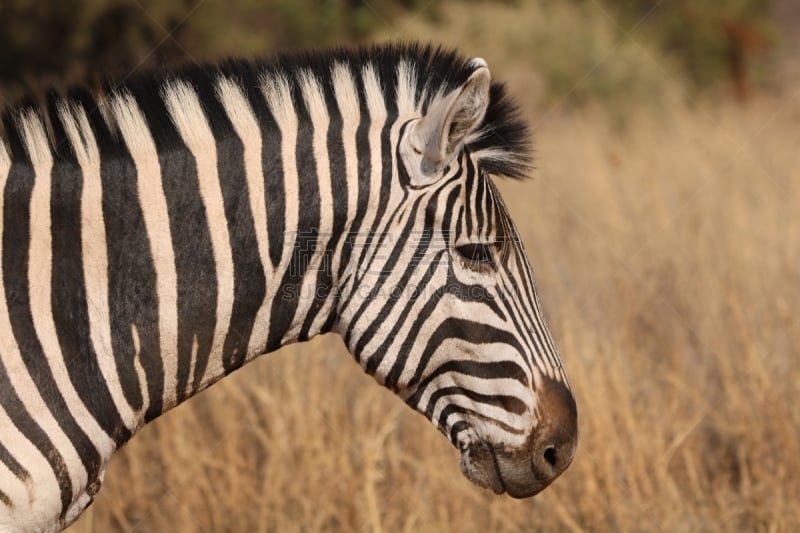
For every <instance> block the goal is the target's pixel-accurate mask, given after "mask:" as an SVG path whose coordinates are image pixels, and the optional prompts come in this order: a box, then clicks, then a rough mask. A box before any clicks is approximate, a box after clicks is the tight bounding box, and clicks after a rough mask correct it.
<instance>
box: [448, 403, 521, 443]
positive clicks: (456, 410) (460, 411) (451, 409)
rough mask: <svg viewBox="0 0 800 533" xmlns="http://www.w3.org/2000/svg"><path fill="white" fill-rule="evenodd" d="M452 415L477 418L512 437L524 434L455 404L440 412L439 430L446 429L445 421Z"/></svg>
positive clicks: (519, 430)
mask: <svg viewBox="0 0 800 533" xmlns="http://www.w3.org/2000/svg"><path fill="white" fill-rule="evenodd" d="M454 414H461V415H469V416H470V417H472V418H477V419H479V420H481V421H483V422H485V423H490V424H494V425H495V426H498V427H499V428H501V429H502V430H503V431H507V432H508V433H513V434H514V435H522V434H523V433H525V430H523V429H518V428H515V427H514V426H510V425H508V424H506V423H505V422H503V421H501V420H497V419H496V418H491V417H488V416H486V415H484V414H482V413H481V412H479V411H475V410H473V409H469V408H466V407H461V406H460V405H455V404H452V403H451V404H448V405H447V406H446V407H445V408H444V409H442V411H441V412H440V413H439V419H438V420H437V421H436V422H437V424H438V425H439V427H440V428H444V427H447V419H448V418H449V417H450V416H451V415H454Z"/></svg>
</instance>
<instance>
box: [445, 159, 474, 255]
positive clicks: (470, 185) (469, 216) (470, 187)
mask: <svg viewBox="0 0 800 533" xmlns="http://www.w3.org/2000/svg"><path fill="white" fill-rule="evenodd" d="M462 161H463V160H462ZM464 166H466V167H467V179H466V183H465V184H464V191H465V194H464V200H465V203H466V207H467V213H466V216H465V217H464V220H465V221H466V222H467V237H469V238H470V239H471V238H472V223H473V218H474V217H475V211H476V207H477V206H476V205H475V203H474V202H475V168H474V167H473V166H472V165H471V164H469V159H468V158H467V160H466V165H463V164H462V166H461V169H462V171H463V168H464ZM445 220H449V219H445ZM478 227H480V226H478Z"/></svg>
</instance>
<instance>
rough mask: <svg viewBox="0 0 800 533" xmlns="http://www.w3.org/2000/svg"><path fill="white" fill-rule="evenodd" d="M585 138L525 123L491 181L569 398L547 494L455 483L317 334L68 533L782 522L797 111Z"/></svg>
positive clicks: (425, 427) (791, 501) (797, 510)
mask: <svg viewBox="0 0 800 533" xmlns="http://www.w3.org/2000/svg"><path fill="white" fill-rule="evenodd" d="M611 122H613V121H611ZM609 124H610V122H609V121H608V120H606V119H605V118H604V116H603V115H602V114H601V113H594V112H592V111H591V110H585V111H583V112H581V113H578V114H575V115H572V116H558V117H556V116H550V117H548V118H546V119H544V121H543V122H541V123H540V124H539V127H538V128H537V147H538V156H537V157H538V170H537V172H536V176H537V177H536V178H535V180H534V181H533V182H529V183H524V184H517V183H504V184H503V185H502V188H503V190H504V191H505V194H506V197H507V199H508V203H509V204H510V209H511V211H512V213H513V215H514V217H515V219H516V221H517V223H518V224H519V226H520V228H521V230H522V233H523V235H524V238H525V240H526V244H527V247H528V251H529V254H530V256H531V258H532V262H533V264H534V267H535V269H536V273H537V278H538V284H539V288H540V292H541V296H542V298H543V300H544V307H545V312H546V314H547V316H548V317H549V321H550V325H551V328H552V329H553V332H554V334H555V337H556V339H557V340H558V342H559V343H560V347H561V351H562V354H563V359H564V362H565V364H566V366H567V369H568V371H569V373H570V376H571V379H572V384H573V387H574V389H575V393H576V395H577V399H578V406H579V417H580V431H581V445H580V448H579V452H578V455H577V457H576V459H575V462H574V463H573V465H572V467H571V468H570V469H569V470H568V471H567V473H566V474H565V475H564V476H563V477H562V478H561V479H559V480H558V481H557V482H556V483H555V484H554V485H553V486H552V487H551V488H550V489H548V490H546V491H545V492H544V493H542V494H541V495H539V496H537V497H535V498H533V499H530V500H523V501H516V500H511V499H509V498H507V497H495V496H493V495H491V494H489V493H488V492H485V491H482V490H480V489H478V488H475V487H473V486H472V485H471V484H470V483H469V482H468V481H467V480H466V479H464V478H463V477H462V476H461V474H460V472H459V470H458V465H457V461H458V457H457V453H456V451H455V450H454V449H452V448H451V446H450V445H449V443H447V442H446V440H445V439H444V438H443V437H441V436H440V435H439V434H438V433H437V432H436V431H435V430H434V429H433V428H432V427H430V426H429V424H428V423H427V421H426V420H424V419H423V418H422V417H421V416H419V415H417V414H415V413H413V412H412V411H410V410H409V409H407V408H406V407H405V406H404V405H402V404H401V402H399V401H398V400H397V399H396V398H394V397H393V396H392V395H391V394H390V393H388V392H387V391H385V390H383V389H381V388H380V387H378V386H377V385H375V384H374V383H372V381H371V379H370V378H369V377H367V376H364V375H362V373H361V371H360V369H359V368H358V367H357V365H355V364H353V363H352V362H351V361H349V360H348V359H349V356H348V355H347V354H346V353H345V350H344V349H343V348H342V347H341V343H340V341H339V339H337V338H334V337H329V338H322V339H317V340H316V341H314V342H311V343H309V344H306V345H298V346H294V347H289V348H287V349H285V350H283V351H281V352H280V353H277V354H273V355H271V356H267V357H264V358H262V360H259V361H257V362H255V363H253V364H252V365H250V366H248V367H246V368H245V369H243V370H242V371H240V372H239V373H238V374H237V375H235V376H233V377H231V378H228V379H227V380H225V381H223V382H222V383H220V384H219V385H217V386H215V387H214V388H212V389H211V390H210V391H209V392H206V393H204V394H202V395H200V397H198V398H196V399H195V400H193V401H191V402H189V403H188V404H187V405H184V406H182V407H180V408H178V409H177V410H175V411H173V412H171V413H169V414H168V415H166V416H165V417H164V418H163V419H162V420H160V421H158V422H157V423H155V424H153V425H151V426H150V427H147V428H145V430H144V431H142V433H141V434H140V435H139V436H138V437H137V438H135V439H134V440H133V441H132V442H131V443H130V444H129V445H128V446H127V447H126V448H125V449H124V450H123V451H122V452H121V453H120V454H119V456H118V457H116V458H115V460H114V461H113V462H112V464H111V468H110V470H109V473H108V476H107V481H106V484H105V486H104V488H103V490H102V491H101V493H100V496H99V498H98V500H97V502H96V503H95V504H94V506H93V507H92V508H91V509H90V510H89V511H88V512H87V513H86V515H85V516H84V517H83V518H82V519H81V520H80V521H79V522H78V523H77V524H76V525H75V526H74V527H73V528H72V529H71V531H72V532H73V533H78V532H82V533H83V532H105V531H111V530H114V531H298V530H302V531H318V530H356V531H363V530H367V531H412V530H413V531H447V530H452V531H484V530H493V531H523V530H531V529H537V530H543V531H546V530H572V531H580V530H597V531H606V530H621V531H628V530H636V531H650V530H665V531H684V530H687V531H688V530H690V531H706V530H718V529H721V530H764V531H767V530H769V531H777V530H783V531H792V530H797V529H798V528H800V507H798V505H797V503H798V501H800V461H798V459H797V458H798V457H800V440H799V437H798V435H800V410H798V409H797V404H796V402H797V398H798V391H800V360H799V359H798V354H800V321H799V320H798V317H797V302H798V301H800V274H798V272H800V268H799V266H798V262H799V261H800V209H798V203H800V156H798V155H797V132H798V131H800V100H798V99H797V98H795V99H794V100H788V101H786V100H780V99H775V100H762V101H759V102H755V103H753V104H751V105H750V106H749V107H747V108H735V107H728V106H727V105H725V104H722V105H719V106H716V107H714V108H713V109H712V110H708V109H693V110H689V109H684V108H679V107H675V108H674V109H671V110H669V112H664V113H663V114H662V115H660V116H659V117H653V116H652V115H650V114H646V115H641V116H638V117H637V118H635V119H634V120H632V121H631V122H630V123H629V124H628V127H627V128H626V129H625V131H619V130H618V129H614V128H613V127H612V126H611V125H609Z"/></svg>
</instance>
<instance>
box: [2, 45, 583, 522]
mask: <svg viewBox="0 0 800 533" xmlns="http://www.w3.org/2000/svg"><path fill="white" fill-rule="evenodd" d="M530 166H531V156H530V142H529V133H528V129H527V127H526V124H525V123H524V121H523V120H522V119H521V114H520V112H519V108H518V107H517V105H516V104H515V103H514V102H513V101H512V100H511V98H510V97H509V96H508V94H507V90H506V89H505V88H504V86H503V85H502V84H500V83H498V82H496V81H492V79H491V76H490V73H489V69H488V66H487V64H486V62H485V61H484V60H483V59H480V58H474V59H466V58H464V57H462V56H461V55H459V53H457V52H456V51H453V50H449V49H444V48H441V47H435V46H433V45H422V44H419V43H403V44H384V45H372V46H365V47H360V48H356V49H334V50H328V51H315V52H306V53H295V54H286V55H278V56H276V57H273V58H269V59H260V60H252V59H250V60H244V59H229V60H224V61H221V62H218V63H215V64H211V63H208V64H192V65H188V66H182V67H178V68H174V69H172V70H169V71H162V72H151V73H146V74H143V75H139V76H135V77H132V78H131V79H128V80H125V81H122V82H116V81H113V80H111V81H106V82H103V83H102V86H101V87H99V88H98V90H97V91H95V92H92V91H90V90H88V89H86V88H80V87H74V88H70V89H67V90H64V91H56V90H52V91H50V92H49V93H47V94H46V96H44V97H43V98H41V99H40V101H38V102H37V101H27V102H23V103H21V104H19V105H17V106H14V107H10V108H9V109H7V110H5V112H4V113H3V116H2V128H1V129H0V190H1V191H2V196H1V197H0V236H1V238H0V258H1V261H2V265H1V266H2V283H0V530H4V531H5V530H9V531H19V530H27V531H56V530H59V529H62V528H65V527H67V526H68V525H70V524H71V523H73V522H74V521H75V520H76V519H77V518H78V517H79V516H80V515H81V513H82V512H83V511H84V510H85V509H86V508H87V507H88V506H89V505H90V504H91V502H92V501H93V500H94V497H95V495H96V494H97V491H98V490H99V489H100V486H101V484H102V480H103V476H104V473H105V471H106V467H107V465H108V462H109V460H110V458H111V456H112V454H113V453H114V451H115V450H117V449H119V448H120V447H121V446H122V445H123V444H124V443H125V442H126V441H128V440H129V439H130V438H131V437H132V436H133V435H134V434H135V433H136V431H137V430H138V429H139V428H141V427H142V426H143V425H144V424H147V423H148V422H150V421H152V420H154V419H156V418H157V417H158V416H160V415H161V414H162V413H164V412H165V411H167V410H169V409H171V408H173V407H175V406H176V405H178V404H179V403H181V402H183V401H184V400H186V399H188V398H190V397H191V396H193V395H194V394H196V393H197V392H199V391H201V390H203V389H205V388H206V387H208V386H210V385H212V384H213V383H215V382H216V381H218V380H219V379H221V378H222V377H224V376H226V375H228V374H230V373H231V372H233V371H235V370H237V369H238V368H240V367H242V366H243V365H244V364H245V363H247V362H249V361H251V360H252V359H254V358H255V357H256V356H258V355H260V354H264V353H269V352H272V351H275V350H277V349H278V348H280V347H281V346H284V345H286V344H289V343H292V342H298V341H305V340H307V339H310V338H311V337H314V336H315V335H319V334H322V333H326V332H333V333H338V334H339V335H340V336H341V337H342V339H343V340H344V343H345V345H346V346H347V348H348V349H349V351H350V352H351V354H352V355H353V357H354V358H355V360H356V361H357V362H358V363H359V364H360V365H361V367H362V368H363V369H364V370H365V371H366V372H367V373H368V374H370V375H371V376H373V377H374V378H375V380H376V381H377V382H378V383H379V384H381V385H383V386H384V387H387V388H389V389H390V390H392V391H393V392H394V393H396V394H397V395H398V396H399V397H400V399H401V400H402V401H404V402H405V403H406V404H408V405H409V406H410V407H412V408H413V409H415V410H417V411H418V412H420V413H421V414H422V415H424V416H425V417H427V418H428V419H429V420H430V421H431V422H432V424H433V425H434V426H435V427H436V428H437V429H438V430H439V431H441V432H442V433H443V434H444V435H445V436H446V437H447V438H448V439H449V440H450V441H451V442H452V444H453V445H454V446H455V447H456V448H457V449H458V450H459V452H460V454H461V460H460V469H461V471H462V472H463V474H464V475H465V476H466V477H467V478H468V479H469V480H471V481H472V482H474V483H475V484H477V485H479V486H481V487H485V488H488V489H490V490H492V491H494V492H495V493H497V494H502V493H508V494H509V495H511V496H513V497H517V498H522V497H528V496H532V495H534V494H536V493H538V492H539V491H541V490H542V489H543V488H545V487H546V486H547V485H549V484H550V483H551V482H552V481H553V480H554V479H555V478H556V477H558V476H559V475H560V474H561V473H562V472H563V471H564V470H565V469H566V468H567V466H568V465H569V464H570V462H571V461H572V458H573V456H574V454H575V450H576V446H577V433H578V430H577V409H576V404H575V400H574V397H573V395H572V392H571V388H570V385H569V382H568V379H567V376H566V373H565V371H564V368H563V366H562V363H561V362H560V359H559V356H558V352H557V349H556V347H555V343H554V341H553V338H552V336H551V334H550V333H549V331H548V328H547V326H546V324H545V321H544V318H543V316H542V312H541V309H540V304H539V300H538V296H537V292H536V289H535V286H534V280H533V275H532V272H531V268H530V264H529V262H528V259H527V256H526V253H525V250H524V248H523V245H522V242H521V239H520V236H519V233H518V231H517V229H516V228H515V225H514V224H513V223H512V221H511V218H510V216H509V213H508V211H507V209H506V207H505V205H504V203H503V200H502V199H501V197H500V194H499V192H498V189H497V187H496V185H495V183H494V181H493V179H494V178H493V177H494V176H499V177H508V178H512V179H522V178H524V177H525V175H526V173H527V172H528V170H529V168H530Z"/></svg>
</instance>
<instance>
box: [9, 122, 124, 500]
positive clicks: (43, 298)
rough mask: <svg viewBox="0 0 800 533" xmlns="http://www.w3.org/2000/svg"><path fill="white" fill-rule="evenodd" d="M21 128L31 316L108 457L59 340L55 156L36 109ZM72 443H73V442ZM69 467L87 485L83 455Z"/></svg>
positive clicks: (65, 389)
mask: <svg viewBox="0 0 800 533" xmlns="http://www.w3.org/2000/svg"><path fill="white" fill-rule="evenodd" d="M19 125H20V131H21V132H22V137H23V140H24V143H25V146H26V148H27V151H28V156H29V157H30V160H31V166H32V167H33V172H34V175H35V178H34V180H35V181H34V184H33V190H32V191H31V203H30V249H29V257H28V287H29V297H30V310H31V318H32V320H33V327H34V330H35V331H36V336H37V338H38V339H39V342H40V344H41V347H42V351H43V352H44V354H45V356H46V357H47V361H48V366H49V367H50V370H51V372H52V374H53V378H54V380H55V383H56V386H57V387H58V390H57V391H52V393H53V394H56V393H58V394H61V396H62V397H63V399H64V402H65V403H66V405H67V406H68V408H69V410H70V414H71V415H72V416H73V417H74V418H75V420H76V421H77V423H78V425H79V426H80V427H81V429H82V430H83V431H84V432H85V433H86V435H87V436H88V437H89V440H90V441H91V442H92V444H93V445H94V446H95V448H97V450H98V451H99V452H100V455H101V456H103V457H109V456H110V455H111V453H112V452H113V450H114V448H115V445H114V443H113V441H111V439H110V438H109V437H108V435H106V433H105V432H104V431H103V430H102V429H101V428H100V426H99V425H98V424H97V421H96V420H95V419H94V417H93V416H92V415H91V414H90V413H89V411H88V410H87V409H86V406H85V405H84V403H83V400H82V399H81V398H80V396H79V395H78V393H77V392H76V391H75V388H74V387H73V385H72V381H71V380H70V377H69V373H68V371H67V367H66V364H65V361H64V357H63V355H62V353H61V347H60V345H59V343H58V335H57V333H56V326H55V323H54V322H53V309H52V298H51V296H52V294H51V290H52V282H51V281H52V261H53V256H52V252H53V249H52V246H53V243H52V235H51V233H50V225H51V221H50V190H51V177H52V168H53V157H52V154H51V152H50V147H49V145H48V141H47V137H46V135H45V132H44V127H43V125H42V123H41V121H40V120H39V119H38V118H37V117H36V116H35V115H34V114H33V113H30V114H27V115H25V116H23V117H21V119H20V123H19ZM70 447H71V446H70ZM62 453H63V451H62ZM67 469H68V470H69V471H70V477H71V478H72V480H73V484H74V485H75V486H76V487H81V486H84V485H85V484H86V482H87V474H86V471H85V470H84V468H83V465H82V464H81V462H80V460H78V462H77V463H72V464H71V463H70V462H67Z"/></svg>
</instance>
